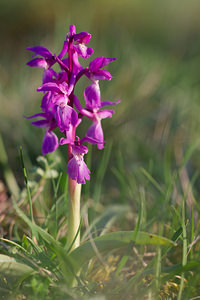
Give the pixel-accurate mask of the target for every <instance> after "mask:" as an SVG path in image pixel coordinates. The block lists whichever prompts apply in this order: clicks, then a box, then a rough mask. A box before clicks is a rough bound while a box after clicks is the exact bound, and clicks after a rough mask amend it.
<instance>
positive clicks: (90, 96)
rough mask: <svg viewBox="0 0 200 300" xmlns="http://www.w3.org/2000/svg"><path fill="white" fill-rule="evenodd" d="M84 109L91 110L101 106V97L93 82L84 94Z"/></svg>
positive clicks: (96, 85)
mask: <svg viewBox="0 0 200 300" xmlns="http://www.w3.org/2000/svg"><path fill="white" fill-rule="evenodd" d="M84 97H85V101H86V107H87V108H89V109H91V110H93V109H95V108H99V107H100V106H101V98H100V97H101V95H100V88H99V84H98V82H93V83H92V84H91V85H89V86H88V87H87V88H86V89H85V92H84Z"/></svg>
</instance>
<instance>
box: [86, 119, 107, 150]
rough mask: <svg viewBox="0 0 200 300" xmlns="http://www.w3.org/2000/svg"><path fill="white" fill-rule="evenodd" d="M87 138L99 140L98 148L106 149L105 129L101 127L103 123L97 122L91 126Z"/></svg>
mask: <svg viewBox="0 0 200 300" xmlns="http://www.w3.org/2000/svg"><path fill="white" fill-rule="evenodd" d="M87 136H88V137H91V138H92V139H94V140H97V141H98V143H97V148H98V149H103V148H104V145H103V144H104V136H103V129H102V127H101V122H100V121H99V122H95V123H93V124H92V126H90V128H89V129H88V131H87Z"/></svg>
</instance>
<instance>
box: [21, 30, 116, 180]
mask: <svg viewBox="0 0 200 300" xmlns="http://www.w3.org/2000/svg"><path fill="white" fill-rule="evenodd" d="M90 39H91V34H90V33H88V32H80V33H76V28H75V26H74V25H71V26H70V29H69V32H68V33H67V35H66V40H65V41H64V43H63V47H62V49H61V51H60V53H59V54H58V55H56V54H53V53H52V52H50V51H49V50H48V49H47V48H45V47H41V46H37V47H29V48H27V49H28V50H29V51H32V52H33V53H34V55H33V57H34V58H33V59H32V60H31V61H29V62H28V63H27V64H28V65H29V66H31V67H39V68H43V69H44V70H43V80H42V85H41V86H40V87H39V88H38V89H37V91H38V92H42V93H43V97H42V102H41V109H42V112H40V113H38V114H35V115H33V116H31V117H28V119H32V118H36V117H40V118H41V119H39V120H37V121H33V122H32V124H33V125H34V126H37V127H40V128H44V129H45V134H44V138H43V144H42V153H43V155H45V154H47V153H50V152H53V151H55V150H56V149H57V148H58V146H59V145H64V144H67V145H68V154H69V155H68V156H69V157H68V164H67V173H68V174H69V177H70V178H71V179H72V180H75V181H77V183H80V184H82V183H85V181H86V180H89V179H90V170H89V169H88V167H87V165H86V163H85V162H84V155H85V154H87V152H88V147H87V146H85V145H84V144H83V143H90V144H96V145H97V147H98V149H102V148H103V147H104V142H105V141H104V133H103V129H102V125H101V121H102V119H105V118H111V117H112V114H113V113H114V110H109V109H105V110H102V108H103V107H104V106H106V105H113V104H114V105H115V104H117V103H119V102H120V101H119V100H118V101H117V102H111V101H101V92H100V86H99V80H104V79H106V80H111V78H112V76H111V74H110V73H109V72H108V71H107V70H105V69H103V68H104V67H105V66H106V65H108V64H109V63H110V62H112V61H114V60H115V59H116V58H110V57H104V56H99V57H96V58H95V59H93V60H92V61H91V62H90V63H89V66H88V67H86V68H83V67H82V65H81V63H80V62H79V57H81V58H84V59H87V58H88V57H90V56H91V55H92V53H93V49H92V48H90V47H88V46H87V45H86V44H87V43H89V42H90ZM35 56H37V57H36V58H35ZM55 64H58V65H59V68H60V71H55V70H54V68H53V67H54V65H55ZM82 76H86V77H87V78H89V79H90V80H91V81H92V83H91V84H90V85H89V86H88V87H86V89H85V91H84V99H85V105H82V104H81V102H80V101H79V99H78V97H77V96H76V94H75V87H76V84H77V82H78V81H79V80H80V78H81V77H82ZM84 118H89V119H90V120H91V121H92V125H91V126H90V127H89V128H88V129H87V131H86V134H85V136H84V137H83V138H82V139H80V138H79V137H78V136H77V135H76V129H77V127H78V126H79V125H80V124H81V122H82V120H83V119H84ZM55 128H58V129H59V131H60V132H61V133H62V134H63V135H64V137H62V138H61V139H60V142H59V141H58V137H57V136H56V134H55V133H54V132H53V130H54V129H55Z"/></svg>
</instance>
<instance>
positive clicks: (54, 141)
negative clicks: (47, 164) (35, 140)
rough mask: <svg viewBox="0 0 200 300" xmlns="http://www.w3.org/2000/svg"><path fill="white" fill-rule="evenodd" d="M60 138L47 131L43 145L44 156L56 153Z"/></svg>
mask: <svg viewBox="0 0 200 300" xmlns="http://www.w3.org/2000/svg"><path fill="white" fill-rule="evenodd" d="M58 145H59V144H58V138H57V136H56V135H55V133H53V132H52V131H47V132H46V133H45V135H44V139H43V144H42V154H43V155H45V154H47V153H50V152H54V151H55V150H56V149H57V148H58Z"/></svg>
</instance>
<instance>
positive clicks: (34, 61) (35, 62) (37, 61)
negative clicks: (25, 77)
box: [27, 58, 48, 69]
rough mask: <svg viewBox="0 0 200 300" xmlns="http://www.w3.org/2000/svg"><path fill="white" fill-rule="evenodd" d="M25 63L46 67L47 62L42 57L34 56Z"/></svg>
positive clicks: (31, 65) (30, 65)
mask: <svg viewBox="0 0 200 300" xmlns="http://www.w3.org/2000/svg"><path fill="white" fill-rule="evenodd" d="M27 65H28V66H29V67H38V68H44V69H46V68H48V63H47V62H46V60H45V59H44V58H34V59H32V60H30V61H29V62H27Z"/></svg>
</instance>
